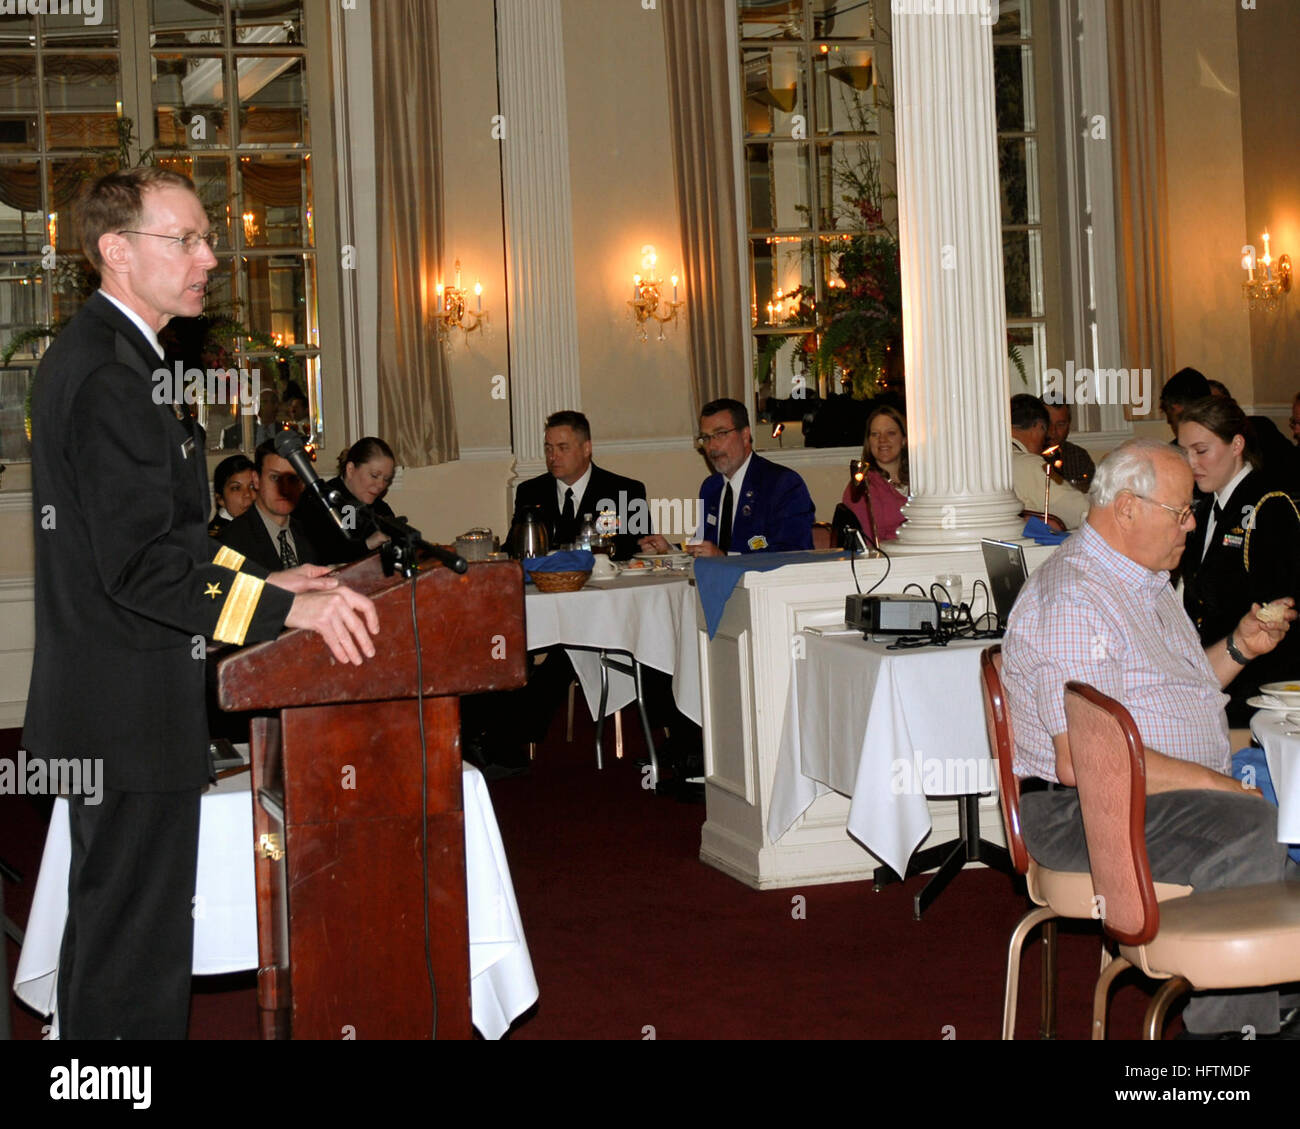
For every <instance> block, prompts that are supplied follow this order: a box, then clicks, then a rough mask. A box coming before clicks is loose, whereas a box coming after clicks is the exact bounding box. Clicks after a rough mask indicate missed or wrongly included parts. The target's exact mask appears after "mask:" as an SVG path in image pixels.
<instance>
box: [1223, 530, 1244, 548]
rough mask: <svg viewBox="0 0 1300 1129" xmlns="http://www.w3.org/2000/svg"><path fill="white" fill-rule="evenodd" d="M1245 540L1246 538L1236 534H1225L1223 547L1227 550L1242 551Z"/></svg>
mask: <svg viewBox="0 0 1300 1129" xmlns="http://www.w3.org/2000/svg"><path fill="white" fill-rule="evenodd" d="M1244 540H1245V538H1244V537H1240V536H1238V535H1237V534H1235V533H1225V534H1224V535H1223V547H1224V548H1225V549H1240V548H1241V545H1242V542H1243V541H1244Z"/></svg>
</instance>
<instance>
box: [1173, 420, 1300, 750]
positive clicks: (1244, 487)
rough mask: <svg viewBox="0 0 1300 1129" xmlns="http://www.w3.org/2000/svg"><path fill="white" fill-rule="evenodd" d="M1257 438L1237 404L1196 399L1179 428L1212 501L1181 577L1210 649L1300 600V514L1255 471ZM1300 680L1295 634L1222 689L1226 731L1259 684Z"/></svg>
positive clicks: (1244, 718) (1245, 712)
mask: <svg viewBox="0 0 1300 1129" xmlns="http://www.w3.org/2000/svg"><path fill="white" fill-rule="evenodd" d="M1253 440H1254V436H1253V433H1252V429H1251V427H1250V424H1249V422H1248V421H1247V419H1246V416H1245V413H1244V412H1242V410H1241V408H1240V407H1239V406H1238V404H1237V402H1236V401H1235V400H1225V399H1219V398H1213V397H1212V398H1208V399H1204V400H1197V401H1195V402H1194V403H1192V404H1190V405H1188V406H1187V408H1185V409H1184V411H1183V415H1182V418H1181V419H1180V420H1179V422H1178V445H1179V446H1180V447H1182V448H1183V450H1185V451H1186V452H1187V456H1188V459H1189V461H1190V463H1191V467H1192V474H1193V476H1194V477H1195V479H1196V485H1197V487H1198V488H1199V489H1200V490H1201V491H1202V492H1203V493H1204V494H1205V497H1204V498H1203V499H1202V500H1201V503H1200V506H1199V508H1198V510H1197V513H1196V529H1195V530H1194V531H1193V532H1192V533H1190V534H1189V535H1188V537H1187V547H1186V549H1184V551H1183V560H1182V570H1183V605H1184V607H1186V609H1187V613H1188V615H1190V616H1191V617H1192V622H1193V624H1195V626H1196V629H1197V631H1198V632H1199V633H1200V637H1201V642H1202V643H1204V644H1205V645H1206V646H1209V645H1210V644H1211V643H1213V642H1215V641H1217V640H1219V639H1222V638H1224V636H1226V635H1228V633H1229V632H1230V631H1232V629H1233V627H1234V626H1235V625H1236V624H1237V623H1238V622H1239V621H1240V619H1241V617H1242V616H1244V615H1245V614H1246V613H1247V612H1248V611H1250V607H1251V604H1260V605H1261V606H1262V605H1264V604H1267V603H1269V602H1270V601H1271V600H1276V599H1280V598H1281V597H1283V596H1291V597H1300V511H1298V510H1297V509H1296V505H1295V503H1294V501H1293V500H1292V499H1291V498H1290V496H1289V495H1288V494H1287V493H1286V492H1285V491H1283V490H1281V489H1278V488H1276V486H1275V484H1274V483H1272V482H1271V481H1270V480H1269V479H1268V477H1267V476H1266V475H1265V474H1264V472H1263V471H1261V470H1259V469H1257V467H1258V465H1259V457H1258V454H1257V453H1256V452H1255V450H1254V442H1253ZM1297 602H1298V603H1300V600H1298V601H1297ZM1229 642H1230V643H1233V642H1234V641H1233V640H1231V639H1229ZM1229 653H1231V647H1230V648H1229ZM1233 657H1234V658H1236V656H1233ZM1294 678H1300V631H1297V630H1295V628H1294V627H1293V628H1292V630H1291V631H1289V632H1287V635H1286V637H1285V638H1284V639H1283V640H1282V642H1281V643H1280V644H1279V645H1278V647H1277V648H1276V649H1275V650H1274V651H1272V652H1271V653H1270V654H1267V655H1264V656H1262V657H1260V658H1257V659H1255V660H1254V661H1252V662H1249V663H1247V664H1244V665H1243V667H1242V671H1241V673H1240V674H1239V675H1237V677H1236V678H1235V679H1233V680H1232V682H1230V683H1229V684H1228V685H1227V687H1225V689H1226V690H1227V692H1228V694H1229V695H1230V696H1231V699H1232V700H1231V701H1230V702H1229V703H1228V723H1229V725H1231V726H1232V727H1234V728H1238V727H1244V726H1247V725H1249V724H1250V715H1251V713H1252V712H1253V711H1252V708H1251V707H1250V706H1248V705H1247V704H1246V700H1247V699H1248V698H1250V697H1252V696H1254V695H1255V694H1257V693H1258V692H1259V687H1260V685H1261V684H1263V683H1265V682H1276V681H1281V680H1283V679H1294Z"/></svg>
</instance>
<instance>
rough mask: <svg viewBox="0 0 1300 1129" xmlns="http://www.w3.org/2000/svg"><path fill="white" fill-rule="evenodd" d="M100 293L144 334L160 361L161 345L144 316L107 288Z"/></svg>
mask: <svg viewBox="0 0 1300 1129" xmlns="http://www.w3.org/2000/svg"><path fill="white" fill-rule="evenodd" d="M100 293H101V294H102V295H103V296H104V297H105V298H107V299H108V300H109V301H110V302H112V303H113V305H115V306H116V307H117V308H118V309H119V310H121V311H122V313H124V314H126V316H127V317H128V318H130V319H131V323H132V324H133V325H134V326H135V327H136V329H138V330H139V331H140V332H141V333H143V334H144V339H145V340H146V341H148V342H149V344H150V345H152V346H153V347H154V352H156V353H157V354H158V359H159V360H160V361H161V360H162V359H163V347H162V346H161V345H160V344H159V343H158V334H157V333H156V332H155V331H154V328H153V326H151V325H150V324H149V323H148V322H147V321H145V320H144V318H142V317H141V316H140V315H139V314H137V313H136V312H135V311H134V310H133V309H131V307H130V306H128V305H127V304H126V303H125V302H123V301H122V300H121V299H120V298H114V297H113V295H111V294H110V293H109V292H108V291H107V290H101V291H100Z"/></svg>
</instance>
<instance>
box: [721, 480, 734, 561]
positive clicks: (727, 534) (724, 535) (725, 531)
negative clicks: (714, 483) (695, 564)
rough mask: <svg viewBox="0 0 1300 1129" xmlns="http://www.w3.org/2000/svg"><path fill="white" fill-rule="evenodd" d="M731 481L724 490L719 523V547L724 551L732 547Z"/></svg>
mask: <svg viewBox="0 0 1300 1129" xmlns="http://www.w3.org/2000/svg"><path fill="white" fill-rule="evenodd" d="M732 505H733V503H732V500H731V483H730V482H728V483H727V488H726V489H725V490H724V491H723V492H722V517H721V518H720V519H719V523H718V548H719V549H721V550H722V551H723V552H724V553H725V552H726V551H727V550H728V549H730V548H731V513H732Z"/></svg>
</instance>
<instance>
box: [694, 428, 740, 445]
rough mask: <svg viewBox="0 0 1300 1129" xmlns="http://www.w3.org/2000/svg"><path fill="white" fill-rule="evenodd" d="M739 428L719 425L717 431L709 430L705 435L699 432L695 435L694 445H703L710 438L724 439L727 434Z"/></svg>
mask: <svg viewBox="0 0 1300 1129" xmlns="http://www.w3.org/2000/svg"><path fill="white" fill-rule="evenodd" d="M739 430H740V428H738V427H720V428H718V430H717V431H710V432H709V433H708V434H707V435H705V434H703V433H701V434H699V435H697V436H696V437H695V445H696V446H697V447H703V446H704V445H705V444H706V443H708V442H709V441H710V440H713V439H725V438H726V437H727V436H728V435H731V434H732V433H733V432H736V431H739Z"/></svg>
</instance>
